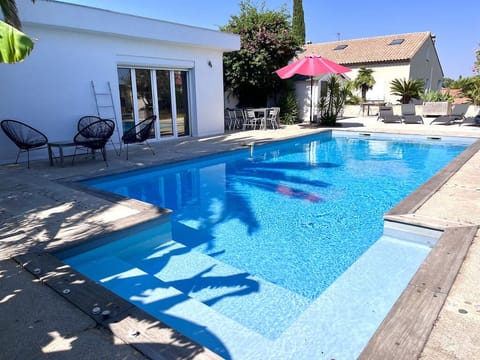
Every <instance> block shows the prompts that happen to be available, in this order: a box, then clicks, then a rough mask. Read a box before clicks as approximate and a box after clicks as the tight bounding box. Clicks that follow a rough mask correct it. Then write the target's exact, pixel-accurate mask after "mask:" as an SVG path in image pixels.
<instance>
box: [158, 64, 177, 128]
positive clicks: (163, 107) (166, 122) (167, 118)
mask: <svg viewBox="0 0 480 360" xmlns="http://www.w3.org/2000/svg"><path fill="white" fill-rule="evenodd" d="M155 73H156V78H157V100H158V113H159V117H158V124H159V125H160V137H166V136H173V135H174V134H173V114H172V90H171V86H170V70H156V71H155Z"/></svg>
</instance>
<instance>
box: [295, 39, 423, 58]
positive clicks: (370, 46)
mask: <svg viewBox="0 0 480 360" xmlns="http://www.w3.org/2000/svg"><path fill="white" fill-rule="evenodd" d="M431 36H432V34H431V33H430V32H417V33H408V34H398V35H387V36H378V37H371V38H364V39H354V40H340V41H334V42H327V43H318V44H307V45H304V49H305V51H304V52H303V53H302V54H300V55H299V56H298V58H302V57H304V56H306V55H311V54H315V55H320V56H323V57H326V58H327V59H329V60H332V61H335V62H336V63H339V64H342V65H354V64H369V63H381V62H397V61H409V60H410V59H411V58H412V57H413V56H414V55H415V54H416V52H417V51H418V50H419V49H420V47H421V46H422V45H423V44H424V43H425V41H426V40H427V39H428V38H429V37H431ZM395 39H404V41H403V42H402V43H401V44H398V45H389V44H390V43H391V42H392V40H395ZM339 45H347V47H345V48H344V49H343V50H334V49H335V47H337V46H339Z"/></svg>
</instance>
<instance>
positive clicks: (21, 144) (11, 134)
mask: <svg viewBox="0 0 480 360" xmlns="http://www.w3.org/2000/svg"><path fill="white" fill-rule="evenodd" d="M0 126H1V127H2V130H3V131H4V132H5V135H7V137H8V138H9V139H10V140H12V141H13V143H14V144H15V145H17V147H18V149H19V150H18V154H17V158H16V160H15V164H17V163H18V157H19V156H20V153H21V152H22V151H25V152H26V153H27V164H28V165H27V166H28V168H29V169H30V150H33V149H40V148H43V146H44V145H46V144H47V143H48V138H47V136H46V135H44V134H43V133H42V132H40V131H39V130H37V129H34V128H33V127H31V126H30V125H27V124H25V123H23V122H21V121H17V120H10V119H6V120H2V122H1V123H0Z"/></svg>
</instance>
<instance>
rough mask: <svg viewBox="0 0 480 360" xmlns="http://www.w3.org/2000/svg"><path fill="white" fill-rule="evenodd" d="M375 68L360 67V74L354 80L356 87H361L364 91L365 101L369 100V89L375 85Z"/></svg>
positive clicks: (363, 97)
mask: <svg viewBox="0 0 480 360" xmlns="http://www.w3.org/2000/svg"><path fill="white" fill-rule="evenodd" d="M372 74H373V69H368V68H366V67H361V68H360V69H358V75H357V77H356V78H355V80H353V85H354V86H355V89H360V90H361V92H362V100H363V101H364V102H365V101H366V100H367V91H368V90H370V89H372V88H373V85H375V78H374V77H373V75H372Z"/></svg>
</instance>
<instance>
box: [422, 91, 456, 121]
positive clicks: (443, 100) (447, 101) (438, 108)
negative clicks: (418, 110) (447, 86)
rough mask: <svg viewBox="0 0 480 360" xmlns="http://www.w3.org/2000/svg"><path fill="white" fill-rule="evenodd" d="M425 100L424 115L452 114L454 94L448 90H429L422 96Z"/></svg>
mask: <svg viewBox="0 0 480 360" xmlns="http://www.w3.org/2000/svg"><path fill="white" fill-rule="evenodd" d="M421 98H422V100H423V116H440V115H450V113H451V111H452V102H453V96H451V95H450V93H449V92H448V91H447V92H446V93H441V92H440V91H431V90H430V91H427V92H426V93H425V94H423V95H422V96H421Z"/></svg>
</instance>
